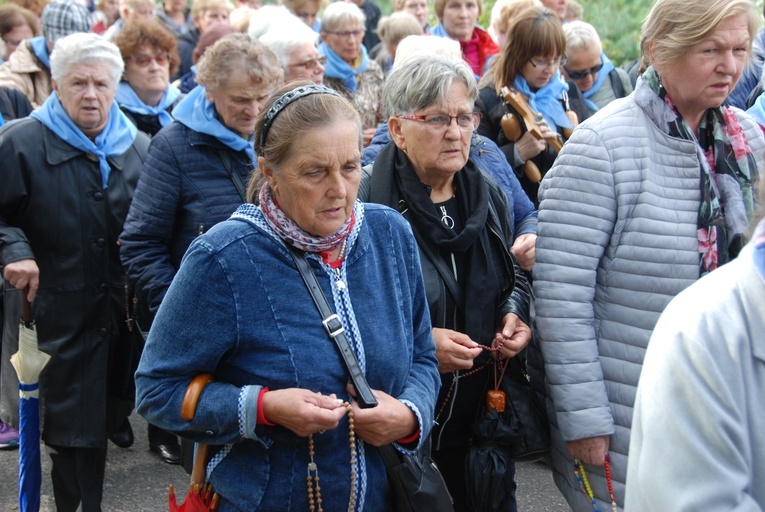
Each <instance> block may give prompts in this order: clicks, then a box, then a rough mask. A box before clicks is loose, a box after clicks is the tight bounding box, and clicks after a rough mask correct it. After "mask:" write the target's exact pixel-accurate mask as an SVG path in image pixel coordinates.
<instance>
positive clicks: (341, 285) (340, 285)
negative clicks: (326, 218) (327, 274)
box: [332, 238, 348, 292]
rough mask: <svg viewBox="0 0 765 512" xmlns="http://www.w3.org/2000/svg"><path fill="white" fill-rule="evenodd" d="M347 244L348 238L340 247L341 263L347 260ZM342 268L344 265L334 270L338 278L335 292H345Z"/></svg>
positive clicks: (339, 257)
mask: <svg viewBox="0 0 765 512" xmlns="http://www.w3.org/2000/svg"><path fill="white" fill-rule="evenodd" d="M347 242H348V239H347V238H346V239H345V240H343V245H342V247H340V255H339V256H338V258H337V259H338V260H339V261H341V262H342V261H343V260H344V259H345V248H346V244H347ZM340 267H342V263H341V264H340V266H339V267H337V268H334V269H332V270H334V271H335V275H336V276H337V281H335V290H337V291H339V292H341V291H343V290H345V288H346V286H345V281H343V280H342V279H341V277H340V276H341V274H340Z"/></svg>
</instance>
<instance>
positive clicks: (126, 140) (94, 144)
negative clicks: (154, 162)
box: [29, 92, 138, 188]
mask: <svg viewBox="0 0 765 512" xmlns="http://www.w3.org/2000/svg"><path fill="white" fill-rule="evenodd" d="M29 117H33V118H35V119H37V120H38V121H40V122H41V123H42V124H44V125H45V126H47V127H48V128H49V129H50V130H51V131H52V132H53V133H55V134H56V135H57V136H58V137H59V138H60V139H61V140H63V141H64V142H66V143H67V144H69V145H70V146H73V147H75V148H77V149H79V150H81V151H83V152H85V153H91V154H94V155H96V156H97V157H98V165H99V168H100V169H101V184H102V186H103V188H106V186H107V184H108V182H109V173H110V172H111V167H110V166H109V162H107V158H109V157H113V156H119V155H121V154H123V153H124V152H125V151H127V150H128V149H129V148H130V146H132V145H133V141H135V137H136V134H137V133H138V130H137V129H136V127H135V126H134V125H133V123H131V122H130V121H128V119H127V117H125V114H123V113H122V111H120V108H119V107H118V106H117V103H116V102H112V106H111V108H109V120H108V121H107V123H106V126H105V127H104V129H103V130H101V133H99V134H98V136H97V137H96V138H95V139H94V140H90V139H89V138H88V137H87V135H85V134H84V133H82V131H81V130H80V129H79V128H78V127H77V125H76V124H74V121H72V118H71V117H69V114H67V113H66V110H64V107H63V106H62V105H61V102H60V101H59V99H58V94H56V92H52V93H51V94H50V96H48V99H46V100H45V102H44V103H43V104H42V106H40V108H39V109H37V110H35V111H34V112H32V113H31V114H30V115H29Z"/></svg>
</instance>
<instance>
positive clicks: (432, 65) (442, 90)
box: [383, 55, 478, 116]
mask: <svg viewBox="0 0 765 512" xmlns="http://www.w3.org/2000/svg"><path fill="white" fill-rule="evenodd" d="M455 80H459V81H461V82H462V83H463V84H465V87H467V90H468V96H469V97H470V101H471V102H475V100H476V98H478V86H477V85H476V82H475V75H474V74H473V71H472V70H471V69H470V66H468V65H467V64H466V63H465V61H464V60H462V59H455V58H449V57H443V56H432V55H431V56H427V55H417V56H413V57H410V58H408V59H407V60H406V61H405V62H403V63H402V64H401V65H400V66H395V67H394V68H393V70H392V71H391V73H390V75H388V80H387V81H386V82H385V85H384V86H383V103H384V104H385V110H386V114H387V115H388V116H397V115H403V114H414V113H415V112H417V111H421V110H424V109H425V108H427V107H429V106H430V105H433V104H436V103H439V102H444V101H446V97H447V95H448V93H449V88H450V87H451V86H452V84H453V83H454V81H455Z"/></svg>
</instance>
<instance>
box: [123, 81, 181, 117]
mask: <svg viewBox="0 0 765 512" xmlns="http://www.w3.org/2000/svg"><path fill="white" fill-rule="evenodd" d="M180 95H181V91H179V90H178V89H176V88H175V87H173V86H172V85H168V86H167V89H165V93H164V94H163V95H162V99H161V100H160V101H159V104H158V105H157V106H156V107H151V106H149V105H147V104H146V103H144V102H143V101H141V98H139V97H138V95H137V94H136V93H135V91H134V90H133V88H132V87H130V84H128V83H127V82H120V84H119V85H118V86H117V94H116V95H115V96H114V101H116V102H117V103H118V104H119V106H120V107H122V108H124V109H125V110H129V111H130V112H135V113H136V114H143V115H151V116H157V117H159V124H160V125H161V126H167V125H169V124H170V123H172V122H173V116H171V115H170V114H169V113H168V112H167V109H168V108H169V107H170V106H171V105H172V104H173V103H175V100H177V99H178V97H179V96H180Z"/></svg>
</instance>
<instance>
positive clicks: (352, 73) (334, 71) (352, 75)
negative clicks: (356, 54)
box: [319, 43, 369, 93]
mask: <svg viewBox="0 0 765 512" xmlns="http://www.w3.org/2000/svg"><path fill="white" fill-rule="evenodd" d="M319 53H321V54H322V55H324V56H325V57H327V63H326V64H325V65H324V76H328V77H330V78H337V79H339V80H340V81H342V83H343V86H344V87H345V88H346V89H348V91H350V92H351V93H355V92H356V89H357V88H358V86H359V84H358V82H357V81H356V75H359V74H361V73H363V72H364V71H366V70H367V68H368V67H369V54H367V49H366V48H365V47H364V45H361V53H360V56H361V62H360V63H359V65H358V66H356V67H351V65H350V64H348V63H347V62H345V61H344V60H343V59H342V58H341V57H340V56H339V55H338V54H336V53H335V51H334V50H332V48H330V47H329V45H328V44H327V43H321V44H320V45H319Z"/></svg>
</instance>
